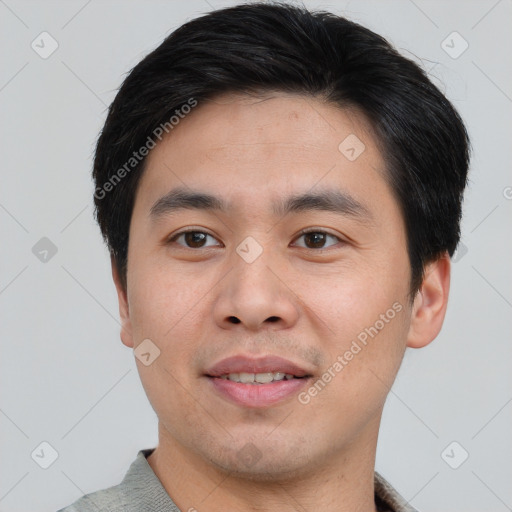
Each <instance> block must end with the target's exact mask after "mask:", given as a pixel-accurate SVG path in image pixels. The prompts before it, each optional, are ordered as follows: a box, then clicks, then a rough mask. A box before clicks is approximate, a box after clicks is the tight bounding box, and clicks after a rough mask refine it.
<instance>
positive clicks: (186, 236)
mask: <svg viewBox="0 0 512 512" xmlns="http://www.w3.org/2000/svg"><path fill="white" fill-rule="evenodd" d="M208 237H210V238H211V239H212V240H214V241H215V238H214V237H213V236H212V235H210V234H208V233H205V232H204V231H182V232H181V233H177V234H176V235H174V236H173V237H172V238H171V239H170V242H177V243H178V245H181V246H184V247H188V248H189V249H202V248H203V247H211V246H212V245H218V244H215V243H214V244H211V243H210V244H208V243H207V241H208ZM180 239H181V240H183V242H180V241H179V240H180Z"/></svg>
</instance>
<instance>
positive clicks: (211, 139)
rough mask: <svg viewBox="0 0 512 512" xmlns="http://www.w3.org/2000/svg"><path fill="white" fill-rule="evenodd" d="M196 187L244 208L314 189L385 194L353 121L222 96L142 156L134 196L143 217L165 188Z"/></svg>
mask: <svg viewBox="0 0 512 512" xmlns="http://www.w3.org/2000/svg"><path fill="white" fill-rule="evenodd" d="M197 185H200V186H201V187H202V188H203V190H204V189H205V188H207V189H208V190H210V191H214V192H216V193H220V192H222V194H223V195H224V196H225V197H227V196H229V197H227V199H231V200H233V201H234V202H236V200H237V198H238V199H239V200H240V201H242V202H244V203H247V202H249V203H251V202H254V201H255V200H256V198H258V199H257V200H258V201H259V202H260V203H261V199H262V196H264V197H270V196H273V197H275V195H276V194H278V195H279V194H285V193H286V194H288V195H290V194H297V193H304V192H306V191H308V190H312V189H314V188H315V187H321V188H326V187H329V188H333V187H335V188H336V187H337V188H341V189H343V190H347V189H348V190H351V191H352V192H353V193H354V194H356V195H358V194H360V195H362V196H364V195H366V196H371V195H372V194H376V195H382V194H383V193H390V191H389V190H387V185H386V182H385V179H384V161H383V158H382V156H381V154H380V152H379V150H378V149H377V144H376V140H375V137H374V135H373V133H372V129H371V126H370V125H369V123H368V122H367V121H366V119H365V118H364V117H363V116H362V115H361V114H360V113H358V112H356V111H354V110H347V109H340V108H338V107H337V106H335V105H333V104H331V103H326V102H324V101H322V100H321V99H319V98H312V97H307V96H302V95H297V94H286V93H268V94H265V95H260V96H248V95H242V94H225V95H222V96H218V97H216V98H214V99H212V100H208V101H205V102H202V103H199V104H198V106H197V107H195V109H193V110H192V112H191V113H190V114H188V115H186V116H184V117H183V118H182V119H181V120H180V122H179V124H178V125H176V126H175V127H174V128H173V130H172V131H171V132H170V133H169V134H168V135H167V137H166V138H164V139H163V140H162V142H160V143H158V144H157V146H156V147H155V148H154V149H153V150H152V151H151V152H150V154H149V155H148V157H147V160H146V166H145V172H144V175H143V177H142V180H141V184H140V185H139V192H138V195H142V196H147V203H146V204H145V207H146V209H150V208H151V204H150V201H151V200H153V202H154V200H155V199H157V196H161V195H162V194H163V193H164V192H168V191H169V190H171V189H172V188H173V187H176V186H180V187H187V186H189V187H191V188H197ZM217 195H218V194H217ZM233 201H232V202H233ZM361 202H363V201H361Z"/></svg>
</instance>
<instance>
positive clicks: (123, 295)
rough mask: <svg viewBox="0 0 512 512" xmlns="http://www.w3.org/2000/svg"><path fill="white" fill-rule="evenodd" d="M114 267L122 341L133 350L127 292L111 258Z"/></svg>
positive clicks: (113, 273)
mask: <svg viewBox="0 0 512 512" xmlns="http://www.w3.org/2000/svg"><path fill="white" fill-rule="evenodd" d="M110 264H111V266H112V279H113V280H114V284H115V285H116V290H117V300H118V302H119V317H120V318H121V341H122V342H123V343H124V344H125V345H126V346H127V347H130V348H133V335H132V323H131V320H130V309H129V307H128V295H127V290H125V289H124V287H123V284H122V283H121V278H120V277H119V272H118V270H117V266H116V264H115V260H114V257H113V256H111V257H110Z"/></svg>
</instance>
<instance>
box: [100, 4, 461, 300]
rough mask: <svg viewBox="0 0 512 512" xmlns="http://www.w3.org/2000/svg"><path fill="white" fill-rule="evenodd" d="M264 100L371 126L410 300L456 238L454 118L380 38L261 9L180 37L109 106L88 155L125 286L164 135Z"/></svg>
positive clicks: (300, 14)
mask: <svg viewBox="0 0 512 512" xmlns="http://www.w3.org/2000/svg"><path fill="white" fill-rule="evenodd" d="M273 91H280V92H286V93H298V94H302V95H307V96H310V97H315V98H319V99H321V100H322V101H326V102H327V103H330V104H332V105H334V106H337V107H339V108H350V109H355V110H356V111H358V112H361V113H362V114H363V115H364V116H365V118H366V119H367V121H368V122H369V123H370V125H371V127H372V130H373V131H374V133H375V134H376V138H377V142H378V145H379V149H380V151H381V153H382V155H383V158H384V160H385V162H386V170H385V175H386V176H385V178H386V179H387V180H388V182H389V184H390V185H391V188H392V190H393V192H394V195H395V198H396V200H397V202H398V204H399V206H400V208H401V212H402V214H403V218H404V221H405V226H406V236H407V250H408V255H409V260H410V265H411V274H410V275H411V283H410V284H411V294H413V293H414V292H416V291H417V290H418V289H419V287H420V286H421V282H422V280H423V272H424V267H425V265H426V264H427V263H429V262H431V261H435V260H436V259H438V258H439V257H441V256H443V255H444V254H445V253H446V252H448V254H449V255H450V256H452V255H453V253H454V251H455V249H456V247H457V244H458V241H459V238H460V219H461V211H462V199H463V192H464V188H465V186H466V183H467V172H468V166H469V157H470V142H469V137H468V134H467V131H466V129H465V126H464V124H463V122H462V120H461V118H460V116H459V114H458V113H457V111H456V110H455V108H454V107H453V106H452V104H451V103H450V102H449V101H448V100H447V99H446V97H445V96H444V95H443V94H442V93H441V92H440V91H439V89H438V88H437V87H436V86H435V85H434V84H433V83H432V82H431V81H430V80H429V78H428V76H427V74H426V73H425V72H424V71H423V70H422V69H421V67H420V66H418V65H417V64H416V63H415V62H413V61H412V60H410V59H408V58H405V57H404V56H402V55H400V54H399V53H398V51H397V50H395V49H394V48H393V46H392V45H391V44H390V43H389V42H388V41H386V40H385V39H384V38H383V37H381V36H380V35H378V34H375V33H374V32H372V31H371V30H369V29H367V28H365V27H363V26H361V25H359V24H357V23H355V22H352V21H350V20H348V19H345V18H344V17H341V16H337V15H335V14H333V13H329V12H323V11H309V10H308V9H306V8H305V7H303V6H295V5H290V4H287V3H274V4H269V3H263V2H261V3H249V4H240V5H237V6H234V7H229V8H225V9H219V10H216V11H213V12H210V13H208V14H205V15H202V16H200V17H198V18H196V19H193V20H191V21H189V22H187V23H185V24H184V25H182V26H181V27H179V28H178V29H177V30H175V31H174V32H173V33H171V34H170V35H169V36H168V37H167V38H166V39H165V40H164V41H163V42H162V43H161V44H160V46H158V48H156V49H155V50H154V51H152V52H151V53H150V54H148V55H147V56H146V57H145V58H144V59H143V60H142V61H141V62H140V63H139V64H137V65H136V66H135V67H134V68H133V69H132V70H131V71H130V72H129V74H128V76H127V77H126V79H125V80H124V82H123V84H122V86H121V88H120V90H119V92H118V94H117V95H116V97H115V99H114V101H113V102H112V104H111V106H110V108H109V112H108V115H107V119H106V122H105V125H104V127H103V130H102V132H101V134H100V136H99V139H98V142H97V146H96V154H95V159H94V169H93V177H94V181H95V187H96V188H95V194H94V202H95V214H96V219H97V221H98V223H99V226H100V229H101V232H102V234H103V237H104V239H105V241H106V243H107V245H108V248H109V250H110V253H111V255H112V257H113V259H114V262H115V265H116V268H117V270H118V273H119V276H120V278H121V281H122V284H123V286H124V287H125V288H126V286H127V283H126V270H127V258H128V235H129V227H130V221H131V215H132V211H133V205H134V199H135V193H136V191H137V184H138V182H139V180H140V177H141V175H142V173H143V171H144V164H145V161H146V159H145V154H147V150H148V148H151V147H153V146H154V145H155V143H157V141H156V140H155V138H156V137H158V138H159V139H161V137H160V136H159V135H158V134H160V133H163V130H162V128H163V129H164V130H165V131H166V132H170V130H171V129H173V127H174V126H175V123H174V122H173V118H174V119H178V116H179V117H182V112H185V113H186V112H187V109H188V111H190V109H191V106H193V105H195V104H197V103H199V104H200V103H201V102H202V101H205V100H210V99H212V98H214V97H215V96H218V95H220V94H223V93H257V94H260V93H261V94H265V93H268V92H273ZM185 107H186V108H185ZM340 142H341V141H340ZM151 144H152V145H151ZM139 148H140V149H141V151H139V152H137V151H136V150H139ZM143 148H145V149H146V150H145V151H143V150H142V149H143ZM141 155H142V156H141Z"/></svg>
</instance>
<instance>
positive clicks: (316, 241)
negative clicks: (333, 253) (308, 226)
mask: <svg viewBox="0 0 512 512" xmlns="http://www.w3.org/2000/svg"><path fill="white" fill-rule="evenodd" d="M301 238H303V239H304V245H301V244H299V246H300V247H305V248H306V249H325V248H327V247H330V246H331V245H336V244H337V243H338V242H340V241H341V240H340V239H339V238H338V237H337V236H334V235H331V234H329V233H326V232H325V231H308V232H304V233H302V234H301V235H300V236H299V237H298V238H297V240H299V239H301ZM329 239H331V240H334V242H333V243H330V244H328V245H326V244H327V243H328V241H329Z"/></svg>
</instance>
